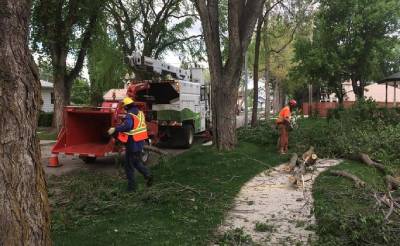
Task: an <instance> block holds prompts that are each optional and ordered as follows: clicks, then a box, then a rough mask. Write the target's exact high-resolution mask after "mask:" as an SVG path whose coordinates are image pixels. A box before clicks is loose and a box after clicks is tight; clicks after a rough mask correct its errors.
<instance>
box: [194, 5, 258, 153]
mask: <svg viewBox="0 0 400 246" xmlns="http://www.w3.org/2000/svg"><path fill="white" fill-rule="evenodd" d="M195 4H196V8H197V11H198V12H199V15H200V19H201V23H202V27H203V34H204V40H205V43H206V47H207V57H208V63H209V68H210V75H211V86H212V91H213V93H212V96H213V98H212V100H213V103H212V106H213V107H212V115H213V138H214V143H215V144H216V146H217V148H218V149H219V150H232V149H233V148H234V147H235V145H236V115H235V111H236V110H235V107H236V102H237V90H238V87H239V79H240V74H241V70H242V65H243V61H244V54H245V52H246V50H247V48H248V45H249V43H250V39H251V36H252V34H253V30H254V27H255V25H256V22H257V18H258V17H259V16H260V14H261V9H262V8H261V7H262V5H263V4H264V1H263V0H252V1H245V0H241V1H228V27H229V46H228V59H227V60H226V62H225V64H224V65H223V62H222V52H221V44H220V36H219V34H220V32H219V12H218V8H219V6H218V1H217V0H209V1H204V0H196V1H195Z"/></svg>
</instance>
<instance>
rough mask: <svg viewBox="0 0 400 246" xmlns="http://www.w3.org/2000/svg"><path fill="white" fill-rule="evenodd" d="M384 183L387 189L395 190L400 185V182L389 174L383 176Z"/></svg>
mask: <svg viewBox="0 0 400 246" xmlns="http://www.w3.org/2000/svg"><path fill="white" fill-rule="evenodd" d="M385 183H386V187H387V188H388V191H391V190H397V189H398V188H399V187H400V182H399V181H398V180H397V179H395V178H394V177H393V176H390V175H386V176H385Z"/></svg>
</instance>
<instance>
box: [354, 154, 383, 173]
mask: <svg viewBox="0 0 400 246" xmlns="http://www.w3.org/2000/svg"><path fill="white" fill-rule="evenodd" d="M359 159H360V160H361V161H362V162H363V163H365V164H367V165H368V166H371V167H375V168H376V169H378V170H379V171H381V172H382V173H386V172H387V170H386V168H385V166H384V165H382V164H380V163H377V162H375V161H373V160H372V159H371V158H370V157H369V155H367V154H365V153H360V154H359Z"/></svg>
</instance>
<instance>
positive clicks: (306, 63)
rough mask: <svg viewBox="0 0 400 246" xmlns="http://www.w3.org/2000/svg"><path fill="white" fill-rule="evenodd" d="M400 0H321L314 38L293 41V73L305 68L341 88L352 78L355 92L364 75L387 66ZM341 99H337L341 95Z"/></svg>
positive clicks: (318, 79)
mask: <svg viewBox="0 0 400 246" xmlns="http://www.w3.org/2000/svg"><path fill="white" fill-rule="evenodd" d="M399 10H400V2H399V1H396V0H377V1H368V0H355V1H345V0H329V1H326V0H322V1H320V6H319V10H318V13H317V15H316V18H315V28H314V30H313V34H312V38H310V39H309V38H307V37H305V38H301V39H299V40H298V41H297V43H296V55H295V61H296V62H297V63H298V66H297V68H296V71H297V73H296V75H300V74H304V75H305V76H307V77H308V78H309V79H310V80H313V81H314V82H319V83H324V84H325V85H327V86H328V87H329V88H332V89H333V90H334V91H335V92H337V94H341V83H342V82H343V81H344V80H351V81H352V85H353V90H354V92H355V94H356V95H357V97H358V98H363V95H364V86H365V85H366V83H367V81H370V80H374V79H377V78H381V77H382V76H383V75H384V74H386V73H387V71H388V70H390V66H389V65H388V64H393V62H395V61H389V60H391V59H393V58H394V55H393V52H396V49H395V47H396V43H398V37H397V35H398V33H396V32H397V31H398V28H399V20H400V19H399V16H400V12H399ZM338 96H339V99H340V97H341V96H340V95H338Z"/></svg>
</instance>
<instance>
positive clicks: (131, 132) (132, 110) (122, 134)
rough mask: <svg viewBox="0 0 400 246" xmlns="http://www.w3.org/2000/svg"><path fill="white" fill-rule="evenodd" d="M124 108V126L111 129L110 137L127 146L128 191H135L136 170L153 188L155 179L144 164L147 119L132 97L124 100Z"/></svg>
mask: <svg viewBox="0 0 400 246" xmlns="http://www.w3.org/2000/svg"><path fill="white" fill-rule="evenodd" d="M122 106H123V107H124V109H125V111H126V116H125V118H124V121H123V123H122V124H120V125H118V126H116V127H115V128H114V127H111V128H110V129H109V130H108V134H109V135H113V136H115V137H116V138H117V139H118V140H119V141H120V142H122V143H124V144H125V158H126V161H125V173H126V177H127V179H128V191H135V189H136V184H135V175H134V171H135V168H136V169H137V170H138V171H139V172H140V173H141V174H142V175H143V176H144V178H145V179H146V185H147V186H151V185H152V183H153V177H152V175H151V174H150V171H149V170H148V168H147V167H146V166H144V165H143V163H142V158H141V155H142V151H143V147H144V141H145V140H146V139H148V136H147V127H146V119H145V116H144V114H143V112H142V111H140V110H139V109H138V108H137V107H136V105H134V103H133V100H132V99H131V98H130V97H126V98H124V100H123V101H122Z"/></svg>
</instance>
